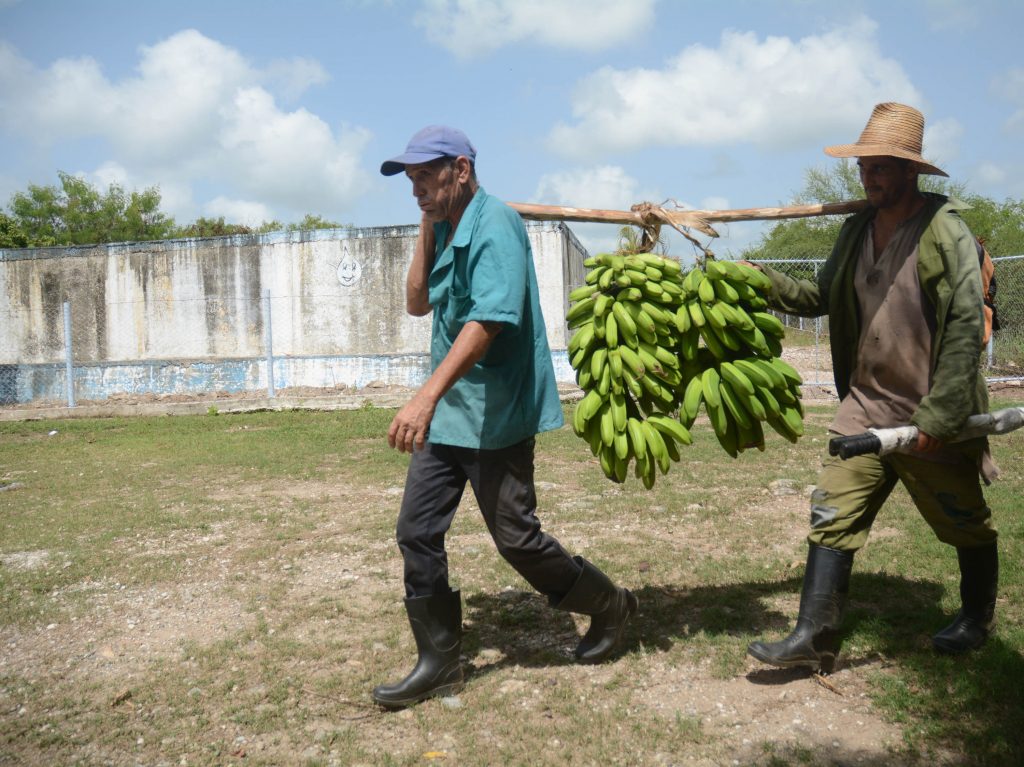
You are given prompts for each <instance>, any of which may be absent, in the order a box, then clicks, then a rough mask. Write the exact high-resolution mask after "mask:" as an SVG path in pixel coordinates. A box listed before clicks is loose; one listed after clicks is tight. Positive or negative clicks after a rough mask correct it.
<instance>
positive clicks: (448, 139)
mask: <svg viewBox="0 0 1024 767" xmlns="http://www.w3.org/2000/svg"><path fill="white" fill-rule="evenodd" d="M441 157H468V158H469V161H470V162H473V163H475V162H476V149H474V148H473V145H472V144H471V143H470V141H469V138H468V137H467V136H466V134H465V133H463V132H462V131H460V130H459V129H458V128H449V127H448V126H447V125H428V126H427V127H426V128H423V129H422V130H421V131H419V132H418V133H417V134H416V135H415V136H413V137H412V138H411V139H409V143H408V145H406V147H405V154H400V155H399V156H398V157H393V158H391V159H390V160H387V161H385V162H384V163H382V164H381V166H380V172H381V174H382V175H385V176H394V175H395V174H397V173H401V172H402V171H404V170H405V166H406V165H419V164H421V163H425V162H430V161H431V160H437V159H440V158H441Z"/></svg>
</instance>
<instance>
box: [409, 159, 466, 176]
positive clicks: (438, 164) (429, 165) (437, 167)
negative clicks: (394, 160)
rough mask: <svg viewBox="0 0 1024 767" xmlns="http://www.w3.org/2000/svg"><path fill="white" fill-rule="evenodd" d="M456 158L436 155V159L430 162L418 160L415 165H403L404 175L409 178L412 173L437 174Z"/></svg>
mask: <svg viewBox="0 0 1024 767" xmlns="http://www.w3.org/2000/svg"><path fill="white" fill-rule="evenodd" d="M455 159H456V158H454V157H438V158H437V159H436V160H431V161H430V162H420V163H416V164H415V165H406V166H405V175H407V176H409V177H410V178H411V177H412V176H414V175H419V176H423V175H429V176H433V175H438V174H440V173H441V172H443V171H444V170H445V168H448V167H450V166H451V165H452V163H453V162H454V161H455Z"/></svg>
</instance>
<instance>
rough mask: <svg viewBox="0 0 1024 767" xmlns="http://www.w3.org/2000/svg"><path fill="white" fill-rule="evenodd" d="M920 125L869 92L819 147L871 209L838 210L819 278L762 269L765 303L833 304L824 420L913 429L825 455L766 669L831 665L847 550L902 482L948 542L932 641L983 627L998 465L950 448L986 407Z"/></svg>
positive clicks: (967, 296)
mask: <svg viewBox="0 0 1024 767" xmlns="http://www.w3.org/2000/svg"><path fill="white" fill-rule="evenodd" d="M923 134H924V117H923V116H922V115H921V113H920V112H919V111H917V110H916V109H913V108H912V107H909V106H905V105H903V104H895V103H884V104H878V105H877V106H876V107H875V108H874V111H873V112H872V114H871V118H870V119H869V120H868V123H867V126H866V127H865V128H864V131H863V133H861V136H860V139H859V140H858V141H857V143H855V144H843V145H840V146H832V147H828V148H826V149H825V153H826V154H828V155H830V156H832V157H855V158H857V165H858V168H859V169H860V179H861V183H862V184H863V186H864V192H865V196H866V197H867V202H868V207H867V208H866V209H865V210H863V211H861V212H859V213H856V214H855V215H853V216H851V217H850V218H848V219H847V220H846V222H845V223H844V225H843V227H842V230H841V231H840V233H839V237H838V239H837V241H836V244H835V247H834V249H833V251H832V255H831V256H830V258H829V259H828V261H827V262H826V264H825V266H824V267H823V269H822V270H821V272H820V274H819V276H818V279H817V281H816V282H812V281H810V280H795V279H792V278H790V277H787V276H786V275H783V274H781V273H780V272H778V271H776V270H774V269H771V268H769V267H767V266H764V265H761V266H760V267H759V268H761V269H762V270H763V271H764V272H765V274H767V275H768V276H769V277H770V278H771V281H772V289H771V291H770V294H771V295H770V297H769V301H770V302H771V304H772V306H773V308H775V309H778V310H780V311H783V312H787V313H790V314H796V315H800V316H806V317H815V316H821V315H824V314H827V315H828V318H829V333H830V338H831V349H832V363H833V371H834V375H835V382H836V388H837V390H838V393H839V397H840V403H839V407H838V409H837V411H836V414H835V418H834V420H833V422H832V425H831V427H830V429H831V431H832V432H834V433H835V434H839V435H852V434H860V433H863V432H864V431H867V430H868V429H869V428H885V427H891V426H901V425H906V424H908V423H909V424H913V425H914V426H917V427H918V428H919V429H920V437H919V438H918V442H917V445H916V449H915V451H914V452H912V453H909V454H907V453H891V454H889V455H886V456H884V457H881V458H880V457H878V456H875V455H868V456H858V457H856V458H852V459H849V460H845V461H843V460H840V459H839V458H833V457H828V458H826V459H825V460H824V463H823V466H822V469H821V472H820V474H819V475H818V481H817V485H816V487H815V489H814V492H813V494H812V495H811V530H810V534H809V535H808V539H807V540H808V544H809V551H808V556H807V568H806V570H805V571H804V581H803V590H802V594H801V598H800V612H799V616H798V618H797V623H796V627H795V629H794V630H793V631H792V633H791V634H790V635H789V636H788V637H786V638H785V639H783V640H781V641H778V642H754V643H752V644H751V645H750V647H749V648H748V652H749V653H750V654H751V655H752V656H754V657H755V658H757V659H758V660H761V661H763V662H765V663H769V664H772V665H775V666H780V667H791V666H806V667H810V668H812V669H820V670H822V671H826V672H827V671H829V670H831V668H832V665H833V663H834V661H835V656H836V653H837V652H838V647H839V632H840V627H841V621H842V616H843V610H844V606H845V602H846V596H847V591H848V585H849V580H850V570H851V568H852V565H853V557H854V553H855V552H856V551H857V550H858V549H860V548H861V547H862V546H863V545H864V544H865V542H866V541H867V537H868V533H869V532H870V530H871V525H872V523H873V522H874V519H875V516H876V514H877V513H878V511H879V509H880V508H881V506H882V504H883V502H884V501H885V499H886V498H887V497H888V496H889V494H890V492H891V491H892V490H893V488H894V487H895V485H896V482H897V481H900V482H902V483H903V485H904V486H905V487H906V488H907V490H908V491H909V493H910V496H911V498H912V499H913V501H914V503H915V505H916V506H917V509H918V511H919V512H920V513H921V515H922V516H923V517H924V518H925V520H926V521H927V522H928V524H929V525H931V527H932V529H933V530H934V531H935V534H936V535H937V536H938V538H939V540H941V541H943V542H944V543H947V544H949V545H951V546H954V547H956V553H957V558H958V561H959V566H960V596H961V600H962V607H961V609H960V611H959V612H958V613H957V614H956V616H955V618H954V619H953V621H952V623H950V624H949V625H948V626H946V627H945V628H943V629H942V630H941V631H939V632H938V633H937V634H935V635H934V636H933V637H932V644H933V646H934V647H935V649H936V650H938V651H940V652H945V653H952V654H959V653H963V652H966V651H968V650H973V649H976V648H978V647H980V646H981V645H982V644H983V643H984V642H985V640H986V638H987V636H988V632H989V629H990V626H991V624H992V620H993V614H994V610H995V601H996V583H997V578H998V555H997V551H996V531H995V529H994V528H993V526H992V520H991V512H990V510H989V508H988V506H987V505H986V503H985V498H984V496H983V494H982V489H981V482H980V480H979V474H981V475H982V476H983V477H984V478H985V481H986V483H987V482H988V481H990V480H991V478H992V477H993V476H994V475H995V467H994V466H993V465H992V463H991V460H990V458H989V455H988V445H987V442H986V441H985V439H984V438H981V439H976V440H972V441H969V442H961V443H956V444H946V441H947V440H949V439H950V438H951V437H953V436H954V435H956V434H957V432H958V431H959V430H960V428H961V427H962V426H963V424H964V422H965V421H966V420H967V418H968V417H969V416H971V415H973V414H976V413H984V412H986V411H987V410H988V395H987V390H986V386H985V379H984V376H983V375H982V373H981V370H980V365H979V361H980V356H981V348H982V332H983V319H982V292H981V278H980V272H979V261H978V253H977V250H976V248H975V240H974V237H973V236H972V235H971V232H970V231H969V230H968V228H967V226H966V225H965V224H964V222H963V220H962V219H961V218H960V215H959V214H958V210H959V209H960V208H961V207H963V206H961V205H960V204H958V203H956V202H954V201H952V200H949V199H947V198H946V197H943V196H941V195H937V194H930V193H923V192H921V191H919V189H918V183H917V181H918V175H919V174H921V173H925V174H933V175H941V176H945V175H946V173H944V172H943V171H942V170H940V169H939V168H937V167H935V166H934V165H931V164H929V163H928V162H926V161H925V160H924V159H923V158H922V157H921V145H922V138H923Z"/></svg>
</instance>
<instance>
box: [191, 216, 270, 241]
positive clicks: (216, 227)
mask: <svg viewBox="0 0 1024 767" xmlns="http://www.w3.org/2000/svg"><path fill="white" fill-rule="evenodd" d="M253 233H254V231H253V228H252V227H251V226H245V225H244V224H229V223H227V222H225V221H224V216H220V217H219V218H203V217H200V218H197V219H196V220H195V221H193V222H192V223H191V224H189V225H188V226H183V227H179V228H178V229H177V230H176V231H175V233H174V236H175V237H224V236H227V235H233V234H253Z"/></svg>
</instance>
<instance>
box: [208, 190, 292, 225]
mask: <svg viewBox="0 0 1024 767" xmlns="http://www.w3.org/2000/svg"><path fill="white" fill-rule="evenodd" d="M203 215H204V216H206V217H207V218H221V217H222V216H223V218H224V220H225V221H228V222H230V223H232V224H243V225H245V226H252V227H257V226H259V225H260V224H262V223H264V222H267V221H272V220H273V219H274V216H273V215H272V214H271V212H270V208H268V207H267V206H266V205H264V204H263V203H261V202H254V201H251V200H230V199H228V198H227V197H214V198H213V199H212V200H210V201H209V202H208V203H206V204H205V205H203Z"/></svg>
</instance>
